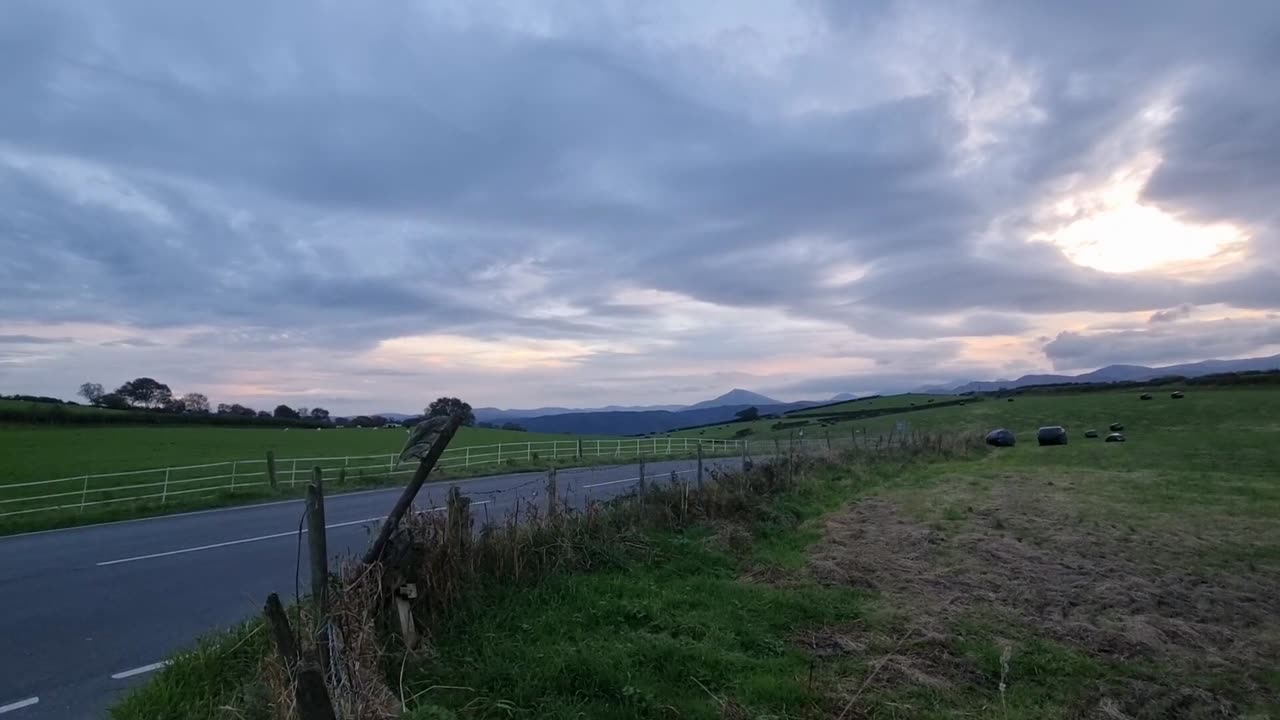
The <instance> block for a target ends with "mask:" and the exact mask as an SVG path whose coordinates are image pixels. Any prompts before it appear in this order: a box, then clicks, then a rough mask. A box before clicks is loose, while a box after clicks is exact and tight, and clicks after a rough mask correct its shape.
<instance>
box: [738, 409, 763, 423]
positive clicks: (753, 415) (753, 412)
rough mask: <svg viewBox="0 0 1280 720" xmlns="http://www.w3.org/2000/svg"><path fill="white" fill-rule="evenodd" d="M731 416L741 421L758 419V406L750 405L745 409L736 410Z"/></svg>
mask: <svg viewBox="0 0 1280 720" xmlns="http://www.w3.org/2000/svg"><path fill="white" fill-rule="evenodd" d="M733 416H734V417H736V418H738V419H739V420H741V421H743V422H751V421H752V420H759V419H760V408H758V407H754V406H752V407H749V408H747V409H745V410H739V411H738V412H736V413H734V414H733Z"/></svg>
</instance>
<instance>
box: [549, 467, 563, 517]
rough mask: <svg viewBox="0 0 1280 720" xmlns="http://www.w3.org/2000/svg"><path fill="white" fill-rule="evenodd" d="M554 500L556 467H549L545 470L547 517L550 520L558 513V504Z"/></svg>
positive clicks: (555, 495) (555, 494)
mask: <svg viewBox="0 0 1280 720" xmlns="http://www.w3.org/2000/svg"><path fill="white" fill-rule="evenodd" d="M556 500H557V492H556V469H555V468H551V469H550V470H548V471H547V518H548V519H550V520H555V519H556V517H557V516H558V515H559V513H560V506H559V504H558V503H557V502H556Z"/></svg>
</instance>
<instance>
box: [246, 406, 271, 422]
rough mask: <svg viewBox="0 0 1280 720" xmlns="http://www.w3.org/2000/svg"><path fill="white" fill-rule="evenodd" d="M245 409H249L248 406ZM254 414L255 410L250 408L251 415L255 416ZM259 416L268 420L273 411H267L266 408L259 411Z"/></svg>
mask: <svg viewBox="0 0 1280 720" xmlns="http://www.w3.org/2000/svg"><path fill="white" fill-rule="evenodd" d="M245 409H246V410H248V408H245ZM253 415H254V412H253V411H252V410H249V417H253ZM257 416H258V417H259V418H260V419H262V420H267V419H269V418H270V417H271V413H269V412H267V411H266V410H259V411H258V413H257Z"/></svg>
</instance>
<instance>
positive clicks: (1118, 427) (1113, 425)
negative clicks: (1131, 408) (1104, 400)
mask: <svg viewBox="0 0 1280 720" xmlns="http://www.w3.org/2000/svg"><path fill="white" fill-rule="evenodd" d="M1107 429H1108V430H1110V431H1111V432H1120V431H1121V430H1124V423H1111V424H1110V425H1108V426H1107Z"/></svg>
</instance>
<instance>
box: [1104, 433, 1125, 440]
mask: <svg viewBox="0 0 1280 720" xmlns="http://www.w3.org/2000/svg"><path fill="white" fill-rule="evenodd" d="M1105 442H1126V440H1125V437H1124V433H1118V432H1116V433H1111V434H1110V435H1108V436H1107V439H1106V440H1105Z"/></svg>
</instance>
